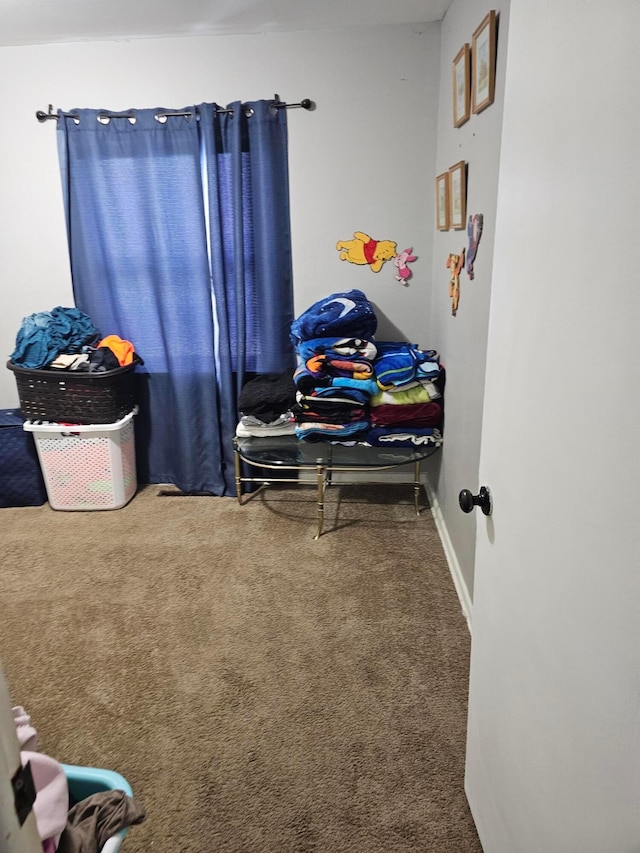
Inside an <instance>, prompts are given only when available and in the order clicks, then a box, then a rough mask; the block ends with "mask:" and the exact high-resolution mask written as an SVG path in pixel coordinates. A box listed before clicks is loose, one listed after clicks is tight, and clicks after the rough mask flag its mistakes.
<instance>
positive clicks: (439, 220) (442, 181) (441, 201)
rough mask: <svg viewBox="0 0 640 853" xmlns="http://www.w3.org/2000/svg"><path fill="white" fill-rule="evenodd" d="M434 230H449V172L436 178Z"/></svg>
mask: <svg viewBox="0 0 640 853" xmlns="http://www.w3.org/2000/svg"><path fill="white" fill-rule="evenodd" d="M436 228H437V229H438V231H448V230H449V172H444V173H443V174H442V175H438V177H437V178H436Z"/></svg>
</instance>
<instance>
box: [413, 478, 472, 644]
mask: <svg viewBox="0 0 640 853" xmlns="http://www.w3.org/2000/svg"><path fill="white" fill-rule="evenodd" d="M424 488H425V491H426V493H427V497H428V499H429V505H430V507H431V515H432V516H433V520H434V522H435V525H436V529H437V531H438V534H439V535H440V541H441V542H442V547H443V549H444V555H445V557H446V558H447V563H448V565H449V572H450V574H451V579H452V580H453V585H454V587H455V588H456V592H457V594H458V600H459V601H460V607H461V608H462V613H463V614H464V618H465V619H466V620H467V627H468V628H469V633H470V634H471V614H472V611H473V603H472V601H471V596H470V595H469V590H468V589H467V584H466V582H465V579H464V577H463V575H462V570H461V569H460V563H459V562H458V557H457V556H456V552H455V550H454V547H453V544H452V542H451V537H450V536H449V531H448V530H447V525H446V524H445V520H444V516H443V515H442V508H441V507H440V503H439V502H438V498H437V497H436V495H435V492H434V491H433V489H432V488H431V486H430V484H429V481H428V480H427V479H426V477H425V478H424Z"/></svg>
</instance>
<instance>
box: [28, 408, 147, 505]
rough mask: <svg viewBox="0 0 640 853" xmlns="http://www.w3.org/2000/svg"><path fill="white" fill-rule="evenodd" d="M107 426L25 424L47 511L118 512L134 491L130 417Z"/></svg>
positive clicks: (133, 457) (133, 443) (132, 435)
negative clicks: (39, 475)
mask: <svg viewBox="0 0 640 853" xmlns="http://www.w3.org/2000/svg"><path fill="white" fill-rule="evenodd" d="M136 412H137V409H134V410H133V411H132V412H129V414H128V415H125V416H124V417H123V418H121V419H120V420H119V421H116V422H115V423H112V424H73V425H70V426H68V425H65V424H59V423H49V422H47V421H44V422H38V421H25V423H24V424H23V428H24V429H25V430H26V431H27V432H31V433H33V437H34V439H35V444H36V450H37V451H38V459H39V460H40V467H41V468H42V476H43V478H44V484H45V487H46V490H47V497H48V499H49V504H50V506H51V508H52V509H59V510H97V509H118V508H119V507H122V506H124V505H125V504H126V503H128V502H129V501H130V500H131V498H132V497H133V496H134V494H135V492H136V488H137V485H138V483H137V475H136V454H135V436H134V430H133V418H134V415H135V414H136Z"/></svg>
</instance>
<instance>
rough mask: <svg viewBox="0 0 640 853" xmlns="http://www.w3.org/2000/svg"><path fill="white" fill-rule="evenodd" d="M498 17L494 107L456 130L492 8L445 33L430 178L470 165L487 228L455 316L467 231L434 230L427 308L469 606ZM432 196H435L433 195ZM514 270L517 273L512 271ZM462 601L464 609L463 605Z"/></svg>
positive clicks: (504, 0) (495, 134)
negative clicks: (458, 97) (440, 374)
mask: <svg viewBox="0 0 640 853" xmlns="http://www.w3.org/2000/svg"><path fill="white" fill-rule="evenodd" d="M493 8H495V10H496V12H497V13H498V50H497V69H496V93H495V100H494V103H493V104H491V105H490V106H489V107H487V108H486V109H485V110H483V111H482V112H480V113H478V114H477V115H474V114H473V113H472V114H471V118H470V119H469V121H467V122H466V123H465V124H463V125H462V126H461V127H459V128H455V127H454V126H453V110H452V88H453V86H452V62H453V59H454V57H455V56H456V54H457V53H458V51H459V50H460V48H461V47H462V46H463V45H464V44H465V43H469V45H471V42H472V37H473V33H474V30H475V29H476V27H477V26H478V25H479V24H480V22H481V21H482V19H483V18H484V16H485V15H486V14H487V12H488V11H489V8H488V7H487V5H486V4H485V3H483V2H481V0H454V2H453V4H452V5H451V7H450V8H449V11H448V12H447V14H446V16H445V18H444V21H443V23H442V30H441V47H440V95H439V107H438V152H437V158H436V169H435V171H434V173H433V176H434V177H435V175H439V174H441V173H442V172H445V171H446V170H447V169H448V168H449V167H450V166H452V165H453V164H454V163H457V162H458V161H460V160H465V161H466V162H467V164H468V179H467V181H468V184H467V215H468V214H474V213H482V214H483V215H484V230H483V234H482V238H481V240H480V244H479V247H478V253H477V257H476V261H475V264H474V278H473V280H471V279H469V277H468V276H467V274H466V272H463V273H462V275H461V276H460V304H459V306H458V312H457V314H456V316H455V317H454V316H452V314H451V299H450V298H449V270H448V269H446V267H445V264H446V261H447V258H448V256H449V253H450V252H453V253H456V254H458V253H459V252H460V250H461V249H463V248H465V249H466V248H468V238H467V232H466V228H465V230H464V231H454V230H450V231H434V235H435V237H434V251H433V284H432V289H431V307H430V310H429V339H430V340H431V341H433V344H434V346H435V348H436V349H438V350H439V352H440V355H441V358H442V361H443V363H444V365H445V368H446V371H447V387H446V394H445V399H446V424H445V443H444V448H443V453H442V455H441V457H440V458H439V459H438V460H437V462H435V464H432V465H430V466H429V480H430V484H431V487H432V489H433V491H434V492H435V511H436V519H437V521H438V523H439V528H440V533H441V536H442V538H443V541H444V544H445V549H446V551H447V557H448V559H449V563H450V565H451V568H452V571H453V572H454V575H455V576H456V577H455V579H456V580H457V581H458V592H459V594H460V596H461V598H463V599H464V598H465V597H467V599H468V600H467V604H468V605H469V604H470V601H469V599H470V598H471V597H472V595H473V570H474V560H475V537H476V521H477V515H476V513H472V514H470V515H464V514H463V513H462V512H461V510H460V508H459V506H458V494H459V492H460V490H461V489H464V488H469V489H472V490H473V491H474V493H477V489H478V486H479V485H480V484H479V483H478V460H479V455H480V438H481V432H482V401H483V395H484V372H485V361H486V352H487V327H488V317H489V302H490V296H491V275H492V268H493V240H494V231H495V218H496V199H497V190H498V167H499V161H500V134H501V130H502V107H503V101H504V84H505V73H504V72H505V64H506V53H507V35H508V15H509V3H508V0H500V2H498V3H495V4H494V5H493ZM432 194H433V192H432ZM514 272H515V271H514ZM464 603H465V602H464V601H463V605H464Z"/></svg>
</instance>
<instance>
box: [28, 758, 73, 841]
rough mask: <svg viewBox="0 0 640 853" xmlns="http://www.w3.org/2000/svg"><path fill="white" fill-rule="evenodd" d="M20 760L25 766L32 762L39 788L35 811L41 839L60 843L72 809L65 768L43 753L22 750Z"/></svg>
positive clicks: (34, 805) (34, 779)
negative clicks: (68, 813) (68, 814)
mask: <svg viewBox="0 0 640 853" xmlns="http://www.w3.org/2000/svg"><path fill="white" fill-rule="evenodd" d="M20 761H21V762H22V766H23V767H24V766H25V765H26V763H27V762H29V763H30V764H31V773H32V775H33V783H34V785H35V789H36V801H35V803H34V804H33V812H34V814H35V816H36V825H37V827H38V833H39V835H40V839H41V840H42V841H46V840H48V839H50V838H51V839H53V840H54V845H55V846H57V844H58V840H59V839H60V835H61V833H62V830H63V829H64V828H65V826H66V825H67V812H68V810H69V786H68V784H67V777H66V776H65V774H64V770H63V769H62V766H61V765H60V764H59V763H58V762H57V761H56V760H55V759H53V758H50V757H49V756H48V755H43V754H42V753H41V752H29V751H28V750H22V751H21V752H20ZM54 849H55V847H54Z"/></svg>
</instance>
